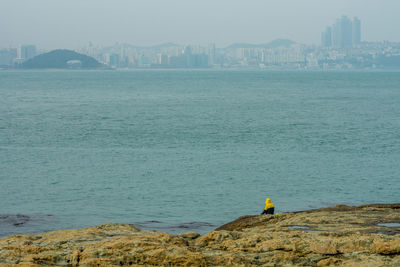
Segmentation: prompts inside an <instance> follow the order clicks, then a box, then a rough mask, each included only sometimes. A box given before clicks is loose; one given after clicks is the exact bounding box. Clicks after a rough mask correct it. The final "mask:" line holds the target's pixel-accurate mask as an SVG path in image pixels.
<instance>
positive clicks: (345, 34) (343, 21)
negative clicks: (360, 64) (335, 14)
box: [321, 16, 361, 48]
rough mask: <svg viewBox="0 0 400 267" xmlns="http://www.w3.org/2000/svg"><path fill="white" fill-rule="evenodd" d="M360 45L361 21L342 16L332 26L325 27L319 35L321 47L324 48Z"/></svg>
mask: <svg viewBox="0 0 400 267" xmlns="http://www.w3.org/2000/svg"><path fill="white" fill-rule="evenodd" d="M359 44H361V21H360V20H359V19H358V18H354V19H353V20H351V19H350V18H348V17H347V16H342V17H341V18H338V19H337V20H336V23H335V24H333V25H332V26H328V27H326V30H325V31H324V32H323V33H322V34H321V45H322V46H324V47H340V48H345V47H354V46H357V45H359Z"/></svg>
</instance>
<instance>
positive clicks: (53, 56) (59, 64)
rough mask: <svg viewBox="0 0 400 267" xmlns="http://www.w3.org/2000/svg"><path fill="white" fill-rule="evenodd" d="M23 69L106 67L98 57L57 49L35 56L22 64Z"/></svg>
mask: <svg viewBox="0 0 400 267" xmlns="http://www.w3.org/2000/svg"><path fill="white" fill-rule="evenodd" d="M20 68H22V69H104V68H105V66H104V65H103V64H101V63H100V62H98V61H97V60H96V59H94V58H92V57H89V56H86V55H83V54H79V53H77V52H75V51H72V50H66V49H57V50H53V51H51V52H48V53H44V54H40V55H38V56H36V57H33V58H31V59H29V60H27V61H25V62H23V63H22V64H21V66H20Z"/></svg>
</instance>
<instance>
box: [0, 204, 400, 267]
mask: <svg viewBox="0 0 400 267" xmlns="http://www.w3.org/2000/svg"><path fill="white" fill-rule="evenodd" d="M14 265H20V266H54V265H64V266H78V265H79V266H124V265H132V266H139V265H145V266H159V265H162V266H252V265H254V266H257V265H261V266H335V265H337V266H400V204H372V205H364V206H359V207H350V206H344V205H339V206H335V207H331V208H325V209H318V210H309V211H302V212H290V213H283V214H280V215H253V216H243V217H240V218H238V219H237V220H235V221H233V222H230V223H228V224H226V225H223V226H221V227H219V228H218V229H216V230H215V231H212V232H210V233H208V234H205V235H199V234H197V233H193V232H189V233H182V234H179V235H173V234H168V233H162V232H156V231H145V230H140V229H139V228H137V227H135V226H133V225H127V224H116V223H107V224H103V225H100V226H95V227H90V228H86V229H77V230H59V231H54V232H49V233H41V234H26V235H13V236H9V237H5V238H2V239H0V266H14Z"/></svg>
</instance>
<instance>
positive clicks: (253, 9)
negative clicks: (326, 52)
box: [0, 0, 400, 49]
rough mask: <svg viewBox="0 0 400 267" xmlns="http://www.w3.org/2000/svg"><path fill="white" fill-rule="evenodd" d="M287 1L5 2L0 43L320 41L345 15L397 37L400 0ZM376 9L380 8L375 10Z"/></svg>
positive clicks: (371, 35)
mask: <svg viewBox="0 0 400 267" xmlns="http://www.w3.org/2000/svg"><path fill="white" fill-rule="evenodd" d="M348 2H349V1H344V0H335V1H333V0H327V1H323V3H322V2H321V1H317V0H305V1H301V3H298V2H295V1H290V0H283V1H280V2H279V3H275V2H274V1H259V0H252V1H247V2H246V3H244V2H241V1H239V2H234V3H232V2H231V1H226V0H221V1H217V2H215V1H214V2H212V1H209V0H206V1H202V2H190V3H188V2H187V1H182V0H171V1H168V2H165V1H158V0H150V1H146V2H143V3H142V2H141V3H135V2H133V1H124V0H118V1H112V2H111V1H105V0H99V1H94V0H87V1H76V0H70V1H62V0H60V1H50V0H37V1H27V0H15V1H9V0H5V1H2V2H1V3H0V25H3V27H0V36H1V37H2V38H0V47H2V48H8V47H16V46H17V45H19V44H36V45H37V46H38V47H43V48H45V49H55V48H71V49H76V48H78V47H81V46H83V45H85V44H87V43H88V42H93V43H95V44H98V45H101V46H109V45H113V44H115V43H116V42H118V43H130V44H135V45H138V46H151V45H156V44H160V43H165V42H175V43H178V44H201V45H206V44H208V43H215V44H216V45H217V46H218V47H226V46H228V45H229V44H232V43H241V42H248V43H254V44H260V43H266V42H269V41H272V40H274V39H279V38H282V39H291V40H293V41H295V42H298V43H304V44H319V43H320V35H319V34H320V33H321V31H322V30H323V29H324V27H325V26H326V25H331V24H332V23H334V22H335V19H336V18H337V17H339V16H341V15H342V14H346V15H348V16H349V17H358V18H359V19H360V20H361V21H362V22H363V24H362V27H363V29H364V28H365V29H368V30H366V31H364V30H363V40H365V41H370V42H373V41H379V40H389V41H394V42H399V41H400V36H399V35H398V34H397V28H396V25H399V24H400V18H398V17H397V14H396V10H399V9H400V2H399V1H394V0H387V1H384V2H385V4H384V5H383V4H381V3H376V1H370V0H354V1H351V2H350V3H348ZM377 10H379V12H377Z"/></svg>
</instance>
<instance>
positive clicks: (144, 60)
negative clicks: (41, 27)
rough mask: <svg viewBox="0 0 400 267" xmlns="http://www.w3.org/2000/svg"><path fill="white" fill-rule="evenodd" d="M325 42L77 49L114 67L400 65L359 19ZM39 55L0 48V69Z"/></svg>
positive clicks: (397, 51)
mask: <svg viewBox="0 0 400 267" xmlns="http://www.w3.org/2000/svg"><path fill="white" fill-rule="evenodd" d="M321 37H322V38H321V45H320V46H315V45H303V44H298V43H295V42H292V41H290V40H276V41H274V42H271V43H268V44H264V45H252V44H234V45H231V46H228V47H225V48H217V47H216V46H215V44H213V43H212V44H209V45H207V46H200V45H185V46H182V45H177V44H173V43H166V44H161V45H157V46H151V47H139V46H133V45H130V44H118V43H117V44H115V45H113V46H110V47H100V46H95V45H93V44H92V43H89V44H88V45H87V46H85V47H83V48H81V49H78V50H77V52H79V53H82V54H85V55H88V56H91V57H93V58H95V59H97V60H98V61H99V62H101V63H104V64H106V65H108V66H109V67H110V68H227V69H229V68H237V69H239V68H243V69H249V68H251V69H374V68H400V43H395V42H387V41H384V42H365V41H362V39H361V21H360V20H359V19H357V18H353V19H350V18H348V17H347V16H342V17H341V18H338V19H337V20H336V22H335V23H334V24H333V25H332V26H328V27H327V28H326V30H325V31H324V32H323V33H322V36H321ZM36 54H37V52H36V48H35V46H33V45H21V46H19V47H18V48H15V49H2V50H1V49H0V68H4V67H13V66H16V65H18V64H20V63H21V62H23V61H25V60H27V59H29V58H32V57H33V56H35V55H36Z"/></svg>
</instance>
